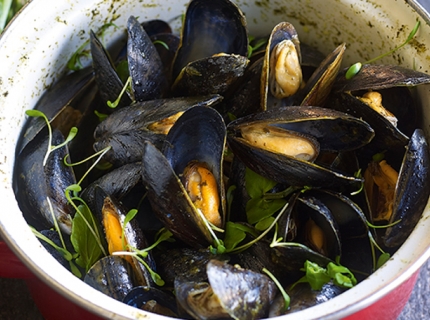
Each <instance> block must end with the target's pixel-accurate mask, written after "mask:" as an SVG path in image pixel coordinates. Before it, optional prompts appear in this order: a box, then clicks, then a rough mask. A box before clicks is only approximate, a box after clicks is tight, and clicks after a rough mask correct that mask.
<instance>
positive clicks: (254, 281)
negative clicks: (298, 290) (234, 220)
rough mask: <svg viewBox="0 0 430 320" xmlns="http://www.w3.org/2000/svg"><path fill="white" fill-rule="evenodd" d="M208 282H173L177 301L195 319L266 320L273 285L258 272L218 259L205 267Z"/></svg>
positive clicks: (273, 288)
mask: <svg viewBox="0 0 430 320" xmlns="http://www.w3.org/2000/svg"><path fill="white" fill-rule="evenodd" d="M206 272H207V276H208V282H181V281H179V280H178V281H175V292H176V299H177V301H178V303H179V304H180V306H181V307H182V308H183V309H184V310H185V311H186V312H187V313H189V314H190V315H191V316H192V317H194V318H195V319H211V318H233V319H259V318H263V317H266V316H267V314H268V311H269V306H270V303H271V302H272V300H273V298H274V297H275V295H276V292H277V289H276V285H275V284H274V283H273V282H272V281H271V280H270V279H269V277H267V276H266V275H263V274H261V273H257V272H254V271H250V270H246V269H242V268H240V267H239V266H232V265H229V264H227V263H225V262H221V261H218V260H211V261H209V263H208V264H207V267H206Z"/></svg>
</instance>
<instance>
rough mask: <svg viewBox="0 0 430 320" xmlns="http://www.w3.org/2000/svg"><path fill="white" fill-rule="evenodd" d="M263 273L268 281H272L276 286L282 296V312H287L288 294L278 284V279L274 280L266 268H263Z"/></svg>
mask: <svg viewBox="0 0 430 320" xmlns="http://www.w3.org/2000/svg"><path fill="white" fill-rule="evenodd" d="M263 272H264V273H265V274H267V275H268V276H269V277H270V279H272V281H273V282H274V283H275V284H276V286H277V287H278V289H279V291H280V292H281V294H282V297H283V298H284V308H283V309H284V311H287V310H288V308H289V307H290V301H291V299H290V296H289V295H288V293H287V292H286V291H285V289H284V288H283V287H282V285H281V284H280V283H279V281H278V279H276V277H275V276H274V275H273V274H272V273H271V272H270V271H269V270H267V269H266V268H263Z"/></svg>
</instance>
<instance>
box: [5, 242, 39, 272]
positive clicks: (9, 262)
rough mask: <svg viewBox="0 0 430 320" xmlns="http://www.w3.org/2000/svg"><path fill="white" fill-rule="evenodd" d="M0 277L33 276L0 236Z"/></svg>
mask: <svg viewBox="0 0 430 320" xmlns="http://www.w3.org/2000/svg"><path fill="white" fill-rule="evenodd" d="M0 277H1V278H21V279H29V278H34V275H33V273H31V271H30V270H28V269H27V267H26V266H25V265H24V264H23V263H22V262H21V260H19V259H18V258H17V257H16V256H15V254H14V253H13V252H12V250H10V249H9V247H8V246H7V244H6V242H4V241H3V240H2V239H1V238H0Z"/></svg>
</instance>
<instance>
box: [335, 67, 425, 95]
mask: <svg viewBox="0 0 430 320" xmlns="http://www.w3.org/2000/svg"><path fill="white" fill-rule="evenodd" d="M346 71H347V69H344V70H343V71H342V72H340V73H339V74H338V76H337V79H336V81H335V83H334V86H333V91H334V92H348V91H357V90H367V89H371V90H378V89H385V88H392V87H413V86H417V85H421V84H426V83H430V75H428V74H427V73H424V72H419V71H416V70H413V69H408V68H405V67H402V66H396V65H376V64H364V65H362V67H361V69H360V71H359V72H358V73H357V74H356V75H355V76H354V77H353V78H352V79H346V78H345V74H346Z"/></svg>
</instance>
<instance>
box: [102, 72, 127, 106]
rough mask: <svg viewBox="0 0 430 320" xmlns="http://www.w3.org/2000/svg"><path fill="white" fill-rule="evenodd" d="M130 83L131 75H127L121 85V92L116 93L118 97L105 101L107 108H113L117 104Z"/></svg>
mask: <svg viewBox="0 0 430 320" xmlns="http://www.w3.org/2000/svg"><path fill="white" fill-rule="evenodd" d="M130 84H131V77H130V76H129V77H128V78H127V81H126V82H125V84H124V87H122V90H121V92H120V93H119V95H118V98H116V100H115V101H114V102H112V101H109V100H108V101H107V105H108V107H109V108H112V109H115V108H116V107H117V106H118V104H119V101H120V100H121V98H122V96H123V95H124V93H125V91H126V90H127V89H128V88H129V87H130Z"/></svg>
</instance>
